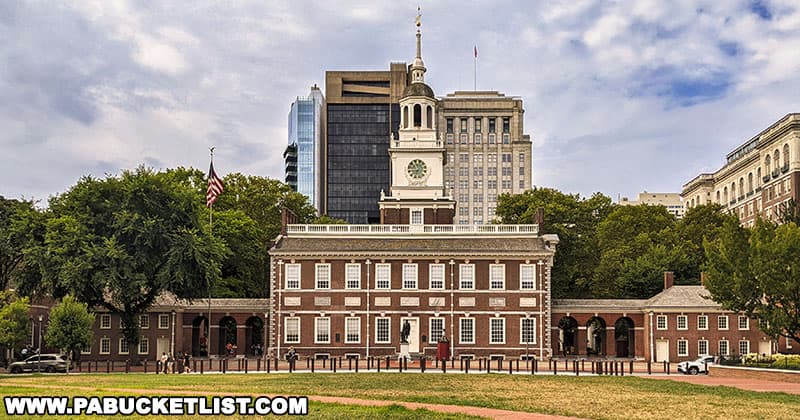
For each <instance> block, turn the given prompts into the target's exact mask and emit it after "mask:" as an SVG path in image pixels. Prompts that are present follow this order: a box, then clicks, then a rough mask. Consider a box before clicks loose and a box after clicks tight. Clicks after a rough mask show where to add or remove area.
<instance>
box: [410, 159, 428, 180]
mask: <svg viewBox="0 0 800 420" xmlns="http://www.w3.org/2000/svg"><path fill="white" fill-rule="evenodd" d="M407 171H408V176H410V177H411V178H413V179H422V178H425V177H426V176H427V175H428V165H426V164H425V162H423V161H421V160H419V159H414V160H412V161H411V162H409V164H408V169H407Z"/></svg>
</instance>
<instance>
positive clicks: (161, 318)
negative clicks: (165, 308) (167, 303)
mask: <svg viewBox="0 0 800 420" xmlns="http://www.w3.org/2000/svg"><path fill="white" fill-rule="evenodd" d="M164 320H166V323H165V322H164ZM158 329H159V330H168V329H169V314H158Z"/></svg>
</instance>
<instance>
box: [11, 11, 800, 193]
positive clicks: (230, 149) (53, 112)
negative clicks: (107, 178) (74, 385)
mask: <svg viewBox="0 0 800 420" xmlns="http://www.w3.org/2000/svg"><path fill="white" fill-rule="evenodd" d="M415 15H416V4H407V3H404V2H392V1H388V0H387V1H382V2H363V1H347V2H312V1H309V0H304V1H297V2H261V1H246V2H232V3H231V2H227V3H220V2H216V1H211V0H198V1H194V2H187V3H182V4H181V3H175V2H167V3H158V2H156V3H150V2H138V1H106V0H96V1H91V0H86V1H81V2H76V3H64V4H62V3H53V4H51V3H37V2H24V1H13V0H12V1H7V2H0V38H2V39H6V40H14V42H5V43H2V44H0V60H2V62H3V63H4V66H0V95H2V97H3V98H4V100H3V101H2V102H0V127H3V130H2V132H1V133H0V146H2V147H3V149H4V153H3V155H2V156H3V157H2V158H1V159H2V160H1V161H0V175H2V176H3V177H4V179H14V180H15V182H13V183H5V184H4V185H3V187H0V194H2V195H4V196H11V197H18V196H25V197H34V198H39V199H46V198H47V197H48V196H49V195H51V194H54V193H57V192H61V191H64V190H65V189H66V188H68V187H69V186H70V185H71V184H73V183H74V182H75V180H77V179H78V177H80V176H81V175H84V174H92V175H96V176H102V175H103V174H104V173H106V172H111V173H114V172H117V171H119V170H120V169H122V168H131V167H135V166H136V165H138V164H141V163H146V164H148V165H151V166H154V167H173V166H178V165H182V166H194V167H199V168H202V169H205V166H206V165H207V161H208V149H207V148H208V147H210V146H212V145H214V146H216V147H217V153H216V155H215V156H216V162H215V163H216V164H217V166H219V168H220V170H222V171H225V172H232V171H242V172H247V173H253V174H258V175H265V176H271V177H273V178H277V179H283V168H284V165H283V162H282V152H283V150H284V148H285V145H286V138H287V133H286V116H287V113H288V110H289V104H290V103H291V101H293V100H294V98H295V97H297V96H305V95H307V94H308V90H309V87H310V86H311V85H312V84H314V83H316V84H319V85H320V86H323V85H324V77H325V71H326V70H342V69H360V70H386V69H388V64H389V62H390V61H394V62H396V61H407V62H408V61H410V60H412V59H413V55H414V40H415V38H414V31H415V27H414V16H415ZM422 15H423V19H422V22H423V26H422V33H423V55H424V58H425V63H426V65H427V66H428V73H427V75H426V80H427V81H428V82H429V84H431V86H432V87H433V88H434V91H435V92H437V93H438V94H440V95H444V94H446V93H448V92H452V91H455V90H465V89H471V88H472V83H473V72H472V70H473V67H472V66H473V56H472V48H473V46H474V45H477V46H478V50H479V54H480V56H479V58H478V69H477V85H478V88H479V89H494V90H499V91H502V92H504V93H506V94H508V95H514V96H520V97H522V98H523V100H524V105H525V109H526V112H525V132H526V133H528V134H530V135H531V137H532V138H533V141H534V159H533V173H534V177H535V178H534V182H535V183H536V184H537V185H545V186H552V187H556V188H560V189H563V190H565V191H568V192H578V193H581V194H584V195H586V194H590V193H592V192H594V191H601V192H604V193H606V194H609V195H611V196H613V197H616V195H617V194H618V193H619V194H622V195H627V196H632V195H635V194H636V193H638V192H640V191H642V190H645V189H646V190H648V191H678V190H680V187H681V185H682V184H683V183H685V182H686V181H687V180H689V179H691V178H692V177H694V176H695V175H696V174H697V173H699V172H701V171H713V170H715V169H717V168H718V167H719V166H720V165H721V164H722V163H723V160H724V155H725V154H726V153H727V152H728V151H730V150H731V149H733V148H735V147H736V146H738V145H739V144H741V143H743V142H744V141H746V140H747V139H749V138H750V137H751V136H752V135H754V134H756V133H757V132H759V131H760V130H762V129H763V128H765V127H767V126H768V125H769V124H771V123H772V122H774V121H775V120H777V119H778V118H780V117H781V116H783V115H784V114H786V113H788V112H792V111H797V109H796V106H797V102H796V92H797V91H798V90H800V89H798V87H800V55H798V54H796V53H795V50H796V46H797V45H800V32H798V31H797V30H796V28H797V27H800V11H798V7H797V5H796V2H792V1H789V0H784V1H769V2H750V1H737V2H702V3H697V2H694V1H688V0H687V1H675V2H664V1H659V0H649V1H636V2H631V3H628V2H617V3H613V2H603V1H599V0H577V1H554V2H545V3H536V2H534V3H525V4H520V3H519V2H513V1H510V0H500V1H496V2H488V1H475V2H470V3H462V2H454V1H440V2H433V3H430V4H424V5H423V10H422ZM793 107H794V108H793Z"/></svg>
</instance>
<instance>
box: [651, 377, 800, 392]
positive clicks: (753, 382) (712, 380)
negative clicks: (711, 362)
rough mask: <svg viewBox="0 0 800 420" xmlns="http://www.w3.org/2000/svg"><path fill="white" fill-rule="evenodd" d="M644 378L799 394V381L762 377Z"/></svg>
mask: <svg viewBox="0 0 800 420" xmlns="http://www.w3.org/2000/svg"><path fill="white" fill-rule="evenodd" d="M642 378H645V379H666V380H671V381H681V382H688V383H692V384H697V385H709V386H714V385H722V386H730V387H734V388H739V389H744V390H746V391H758V392H785V393H787V394H794V395H800V383H792V382H780V381H765V380H763V379H747V378H720V377H715V376H706V375H696V376H692V375H669V376H661V375H659V376H642Z"/></svg>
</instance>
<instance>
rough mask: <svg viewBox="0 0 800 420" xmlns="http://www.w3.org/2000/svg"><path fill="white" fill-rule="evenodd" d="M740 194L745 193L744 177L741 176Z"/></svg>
mask: <svg viewBox="0 0 800 420" xmlns="http://www.w3.org/2000/svg"><path fill="white" fill-rule="evenodd" d="M739 195H744V177H743V176H740V177H739Z"/></svg>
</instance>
